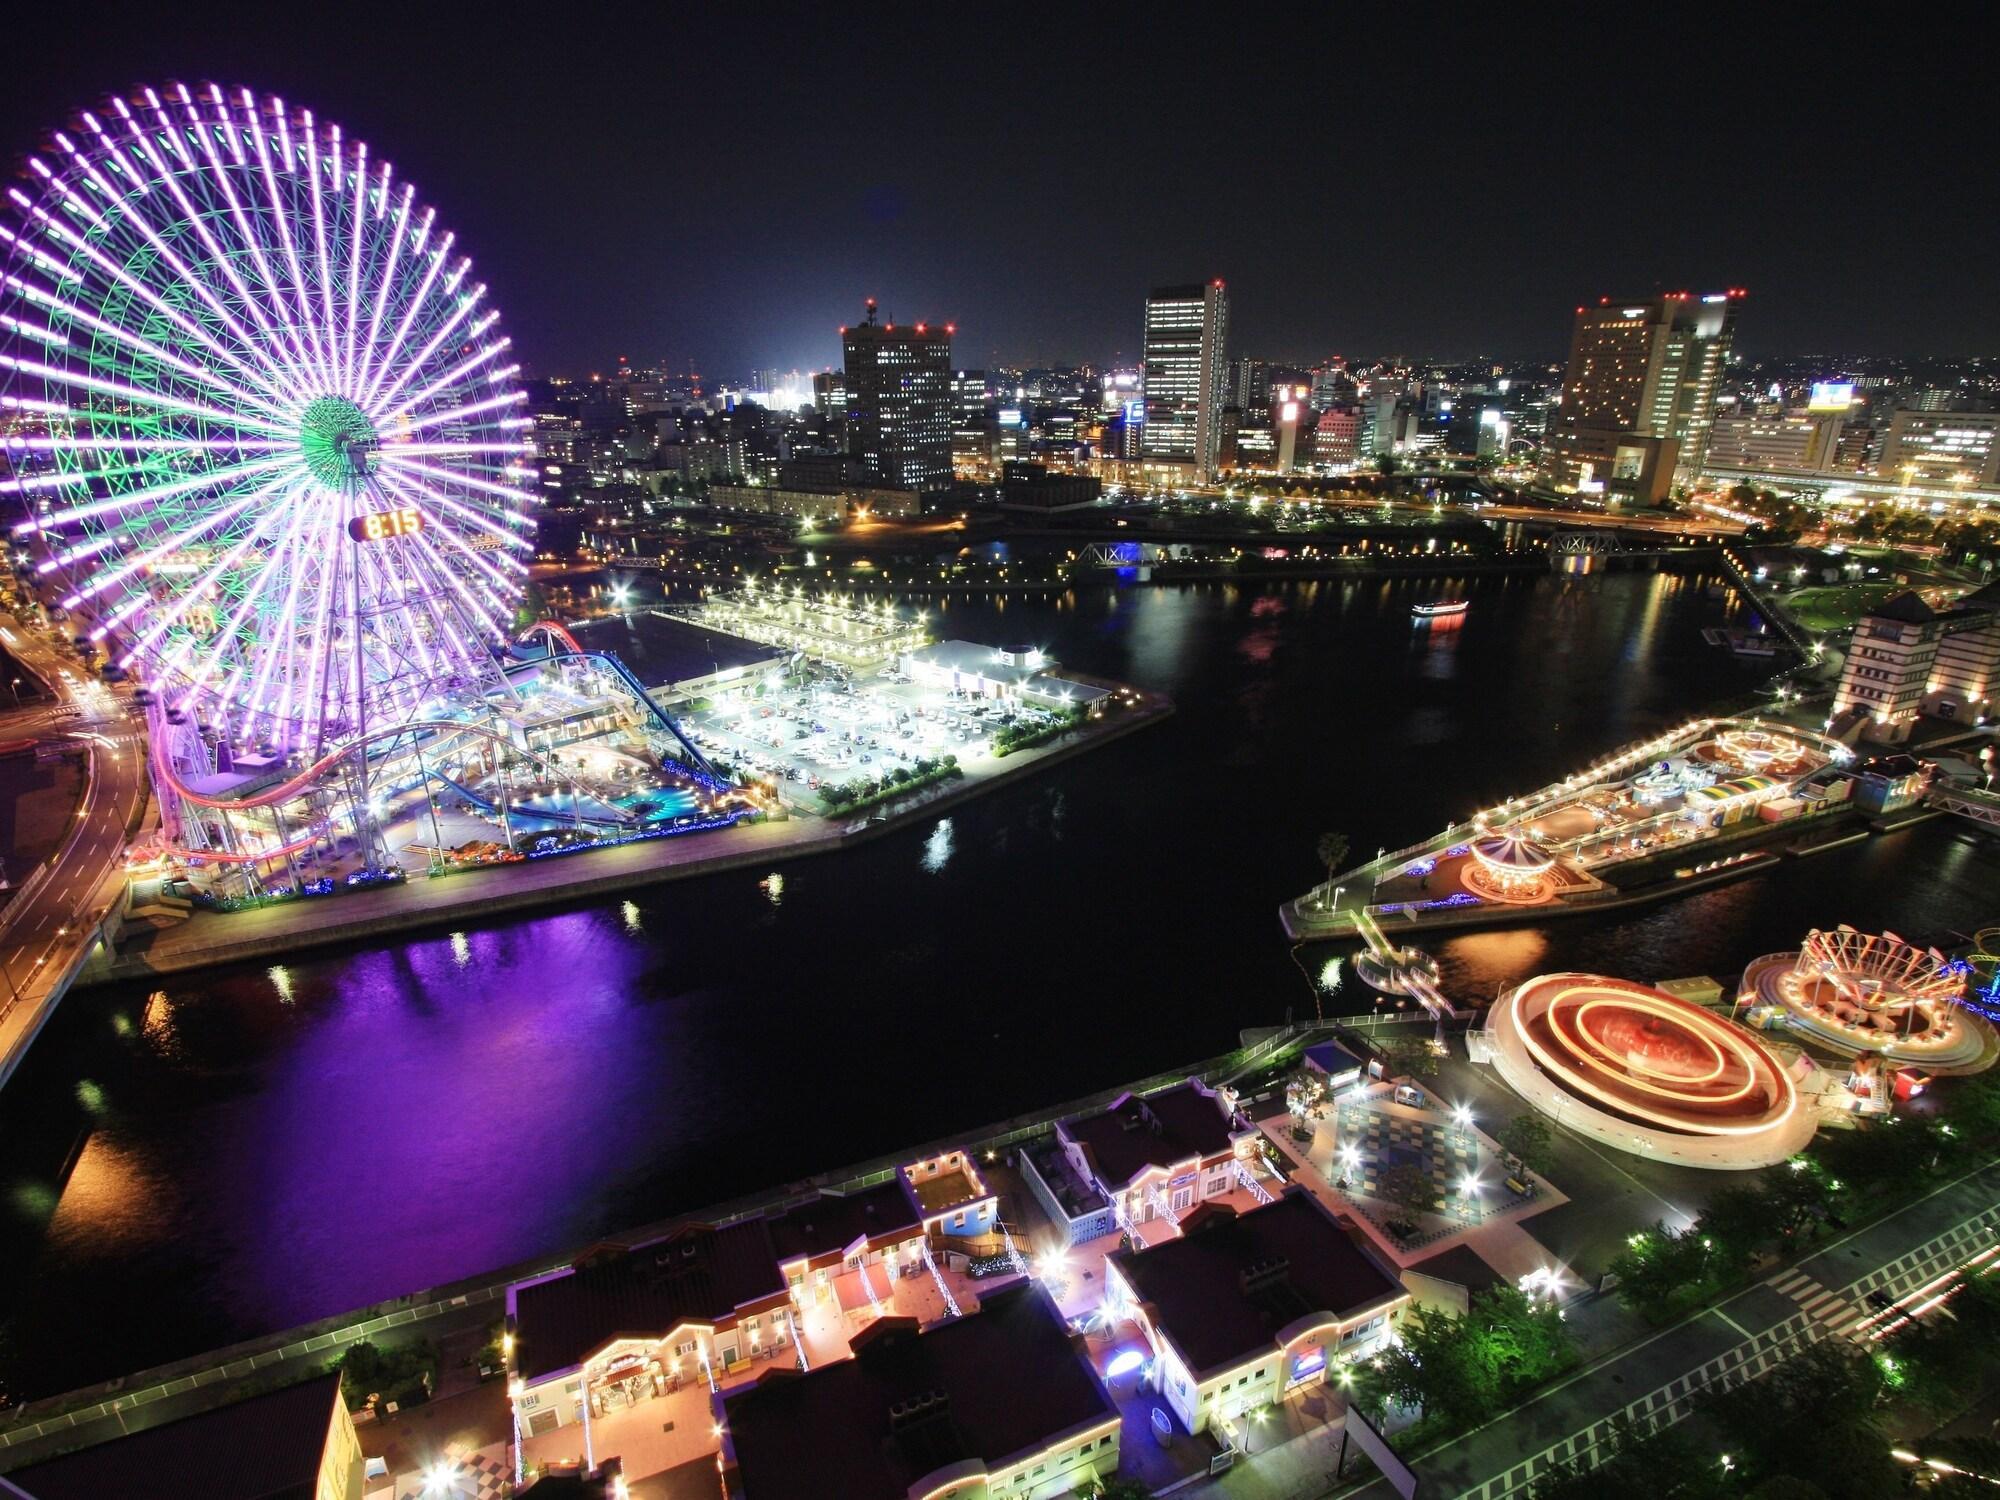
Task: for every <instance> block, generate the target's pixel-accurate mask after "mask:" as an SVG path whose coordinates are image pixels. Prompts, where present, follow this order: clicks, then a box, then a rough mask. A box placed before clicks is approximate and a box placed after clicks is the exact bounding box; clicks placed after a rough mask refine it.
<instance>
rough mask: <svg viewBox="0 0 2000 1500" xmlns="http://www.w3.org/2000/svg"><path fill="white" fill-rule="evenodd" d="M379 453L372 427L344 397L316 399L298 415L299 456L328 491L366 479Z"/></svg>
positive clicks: (376, 435)
mask: <svg viewBox="0 0 2000 1500" xmlns="http://www.w3.org/2000/svg"><path fill="white" fill-rule="evenodd" d="M380 452H381V438H380V436H379V435H378V434H377V433H376V431H375V424H374V423H373V422H371V421H370V420H369V419H368V413H366V412H365V411H363V410H362V409H361V408H360V407H359V406H357V405H355V404H354V403H353V402H352V401H350V400H348V399H347V398H346V397H345V396H317V397H315V398H314V399H313V400H311V401H308V402H307V403H306V409H305V410H304V411H303V412H302V413H300V415H299V453H300V455H301V456H302V457H303V458H304V459H305V465H306V467H307V468H308V469H309V470H311V471H312V476H313V478H315V479H317V480H318V481H319V482H320V483H321V484H323V485H325V486H326V487H327V488H328V489H343V488H345V487H346V486H348V485H350V484H352V483H353V482H354V481H356V480H359V479H366V478H367V477H368V475H369V474H370V473H371V472H372V471H373V470H374V467H375V460H376V457H377V455H378V454H379V453H380Z"/></svg>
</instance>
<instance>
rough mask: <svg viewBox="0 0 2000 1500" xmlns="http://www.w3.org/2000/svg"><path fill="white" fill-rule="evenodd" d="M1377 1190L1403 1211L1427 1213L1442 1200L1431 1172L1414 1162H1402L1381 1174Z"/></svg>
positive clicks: (1442, 1197)
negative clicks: (1432, 1179)
mask: <svg viewBox="0 0 2000 1500" xmlns="http://www.w3.org/2000/svg"><path fill="white" fill-rule="evenodd" d="M1379 1191H1380V1192H1381V1195H1382V1196H1383V1197H1384V1198H1387V1199H1388V1200H1389V1201H1390V1202H1391V1203H1393V1204H1395V1205H1396V1206H1397V1207H1398V1208H1400V1209H1402V1210H1403V1211H1404V1212H1405V1213H1412V1214H1427V1213H1431V1212H1434V1211H1435V1210H1436V1209H1437V1207H1438V1206H1439V1205H1440V1204H1441V1203H1443V1202H1444V1195H1443V1194H1442V1193H1440V1192H1439V1191H1438V1188H1437V1184H1436V1183H1435V1182H1433V1181H1431V1174H1430V1173H1429V1172H1428V1171H1426V1170H1425V1169H1424V1168H1422V1167H1420V1166H1418V1165H1416V1163H1414V1162H1404V1163H1403V1164H1402V1165H1400V1166H1395V1167H1391V1168H1389V1170H1388V1171H1386V1172H1384V1173H1383V1174H1382V1181H1381V1186H1380V1189H1379Z"/></svg>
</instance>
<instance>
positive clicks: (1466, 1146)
mask: <svg viewBox="0 0 2000 1500" xmlns="http://www.w3.org/2000/svg"><path fill="white" fill-rule="evenodd" d="M1340 1139H1341V1142H1342V1144H1343V1145H1353V1146H1354V1147H1356V1148H1357V1149H1358V1150H1359V1151H1360V1153H1361V1160H1360V1162H1359V1163H1358V1164H1357V1165H1356V1166H1354V1167H1352V1168H1350V1169H1348V1170H1347V1172H1346V1176H1347V1181H1348V1185H1349V1186H1350V1187H1352V1188H1353V1189H1354V1191H1356V1192H1357V1193H1362V1194H1365V1195H1366V1196H1368V1197H1370V1198H1379V1197H1381V1196H1382V1179H1383V1177H1385V1176H1387V1175H1388V1173H1389V1172H1391V1171H1392V1170H1394V1169H1395V1168H1397V1167H1400V1166H1405V1165H1415V1166H1418V1167H1421V1168H1422V1169H1423V1170H1424V1171H1425V1172H1426V1173H1427V1174H1428V1175H1429V1177H1430V1179H1431V1181H1432V1182H1433V1183H1434V1184H1436V1186H1437V1190H1438V1193H1439V1195H1440V1196H1441V1197H1444V1198H1446V1199H1449V1198H1450V1195H1451V1194H1453V1193H1454V1192H1456V1191H1457V1190H1458V1186H1459V1184H1460V1183H1461V1182H1463V1181H1464V1180H1465V1179H1466V1178H1467V1177H1469V1176H1474V1175H1477V1174H1478V1172H1479V1168H1480V1155H1479V1141H1478V1138H1477V1137H1475V1136H1474V1135H1473V1134H1472V1132H1470V1131H1468V1130H1461V1129H1459V1128H1457V1127H1455V1126H1450V1125H1439V1124H1434V1123H1432V1122H1431V1121H1428V1120H1410V1119H1404V1118H1402V1117H1401V1116H1397V1115H1391V1114H1389V1113H1387V1112H1386V1111H1382V1110H1374V1109H1356V1108H1347V1109H1343V1110H1341V1112H1340Z"/></svg>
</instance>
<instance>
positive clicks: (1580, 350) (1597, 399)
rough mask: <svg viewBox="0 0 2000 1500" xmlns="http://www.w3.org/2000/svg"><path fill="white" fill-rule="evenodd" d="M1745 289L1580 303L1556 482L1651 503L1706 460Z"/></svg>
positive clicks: (1555, 432)
mask: <svg viewBox="0 0 2000 1500" xmlns="http://www.w3.org/2000/svg"><path fill="white" fill-rule="evenodd" d="M1742 298H1743V293H1742V291H1741V290H1740V289H1731V290H1729V291H1726V292H1716V293H1712V294H1710V295H1708V296H1705V297H1697V296H1694V295H1692V294H1690V293H1687V292H1670V293H1668V294H1666V295H1665V296H1661V297H1653V298H1650V299H1647V300H1645V301H1641V302H1614V301H1611V300H1609V299H1605V300H1602V301H1600V302H1599V303H1598V304H1597V305H1596V306H1595V307H1579V308H1578V309H1577V310H1576V321H1575V324H1574V325H1573V327H1572V329H1571V333H1570V346H1569V364H1568V367H1567V368H1566V370H1565V371H1564V374H1563V386H1562V404H1561V405H1560V406H1558V407H1557V408H1556V410H1555V413H1554V415H1553V417H1552V419H1551V422H1550V428H1549V435H1548V442H1547V444H1546V446H1545V448H1544V452H1543V477H1544V478H1545V479H1547V480H1548V481H1549V482H1550V483H1552V484H1554V485H1555V487H1556V488H1558V489H1562V490H1569V491H1575V492H1579V493H1583V494H1601V495H1604V496H1606V497H1607V498H1615V499H1623V500H1631V501H1635V502H1637V503H1639V504H1652V503H1654V502H1656V501H1658V500H1660V499H1662V498H1664V497H1665V495H1666V493H1667V491H1668V490H1669V489H1670V488H1671V487H1672V485H1673V483H1674V480H1675V477H1676V476H1677V475H1678V476H1680V477H1681V478H1684V479H1685V478H1691V477H1693V476H1695V475H1698V474H1699V473H1700V472H1701V468H1702V465H1703V464H1704V463H1705V462H1706V461H1707V457H1708V444H1709V434H1710V430H1711V428H1712V425H1713V423H1714V420H1715V398H1716V392H1717V390H1718V389H1719V387H1720V384H1721V380H1722V372H1723V368H1724V366H1726V365H1727V364H1728V362H1729V351H1730V345H1731V342H1732V340H1733V339H1734V338H1735V334H1736V309H1737V305H1738V304H1739V303H1740V302H1741V301H1742Z"/></svg>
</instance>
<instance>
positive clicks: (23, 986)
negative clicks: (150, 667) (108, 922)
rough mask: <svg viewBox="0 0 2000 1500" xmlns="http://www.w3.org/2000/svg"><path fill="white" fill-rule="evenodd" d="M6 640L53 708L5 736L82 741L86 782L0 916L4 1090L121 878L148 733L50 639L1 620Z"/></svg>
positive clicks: (11, 713) (29, 709) (5, 724)
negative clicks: (49, 853)
mask: <svg viewBox="0 0 2000 1500" xmlns="http://www.w3.org/2000/svg"><path fill="white" fill-rule="evenodd" d="M0 640H4V641H5V642H6V645H7V649H8V651H9V652H11V653H12V655H13V657H14V659H15V660H16V661H18V662H19V663H20V664H21V665H22V666H24V667H26V668H27V669H28V670H29V671H31V672H33V673H34V674H35V676H37V677H39V678H40V679H42V680H43V681H44V682H45V683H47V684H48V685H49V687H50V689H51V691H52V693H53V696H54V698H55V702H53V703H46V702H44V703H39V704H31V705H28V706H24V707H22V708H19V709H12V708H10V709H9V710H8V711H7V712H6V713H4V714H0V739H20V738H25V737H29V736H33V737H36V738H39V739H49V738H55V737H60V736H65V735H66V736H69V737H71V738H77V739H80V740H81V741H82V743H83V745H84V747H85V754H86V755H87V756H88V758H89V776H88V780H87V783H86V786H85V790H84V794H83V801H82V803H81V804H80V805H79V807H78V809H77V812H76V816H75V820H74V821H73V823H72V824H71V827H70V830H69V833H68V836H67V838H66V840H65V842H64V844H63V846H62V848H61V849H60V850H59V851H58V852H57V854H56V855H55V857H54V858H53V859H52V860H51V861H50V863H49V865H48V866H47V867H45V869H44V870H43V871H42V872H39V874H38V875H36V876H31V875H30V874H29V872H28V871H25V870H16V871H13V872H11V873H12V874H13V875H14V876H15V878H16V879H17V881H19V883H20V885H21V893H20V894H18V895H16V896H15V897H14V899H13V900H12V901H11V902H9V903H8V904H7V906H6V907H5V909H4V910H0V1084H4V1083H5V1082H6V1080H7V1079H8V1078H9V1077H11V1076H12V1075H13V1072H14V1069H15V1068H16V1067H17V1066H18V1065H19V1063H20V1060H21V1058H22V1057H23V1056H24V1055H25V1054H26V1052H27V1050H28V1047H29V1045H30V1044H31V1043H32V1042H33V1041H34V1039H35V1037H36V1036H37V1035H38V1034H39V1033H40V1031H41V1029H42V1026H43V1024H44V1023H45V1022H46V1021H47V1019H48V1017H49V1015H50V1013H51V1012H53V1010H54V1009H55V1005H56V1004H57V1003H58V1002H60V1000H61V999H62V995H63V992H64V991H65V990H66V988H67V986H68V980H69V977H70V976H71V975H72V973H73V971H74V968H75V966H76V963H77V961H78V960H79V959H80V958H81V957H82V955H83V954H84V953H86V952H87V951H88V949H89V947H90V945H91V944H92V943H93V942H94V940H95V933H96V928H97V924H98V922H99V921H100V920H101V919H102V917H103V914H104V912H105V910H106V909H107V908H108V907H109V906H110V904H111V902H112V901H113V900H114V899H115V897H116V895H117V889H118V882H119V881H120V880H122V879H123V870H124V860H125V846H126V844H127V842H128V841H129V839H130V837H131V833H130V830H131V829H132V827H133V826H134V825H135V824H136V823H137V821H138V819H139V816H140V814H141V813H142V812H143V811H144V809H145V805H146V756H145V747H144V743H143V736H142V735H141V734H140V732H139V731H138V729H137V727H136V726H135V725H134V724H133V723H132V721H131V720H130V719H129V717H128V716H127V713H126V709H125V705H124V703H123V702H122V701H121V700H120V699H119V698H118V697H116V696H115V695H113V694H112V693H111V692H109V691H107V690H106V689H105V688H104V687H103V685H102V684H101V683H98V682H96V680H95V679H93V678H92V677H91V676H90V675H89V674H88V673H87V672H85V671H84V669H83V668H81V667H80V666H78V665H77V664H76V662H75V660H74V659H73V658H71V657H69V656H67V655H65V654H64V653H63V652H62V650H61V648H60V647H58V646H57V645H56V643H55V642H54V641H53V640H52V639H51V638H50V637H48V636H47V635H44V634H42V633H40V632H37V631H31V630H28V629H26V628H24V627H22V626H21V625H19V624H17V623H16V622H15V621H13V620H12V619H10V618H8V617H6V616H0Z"/></svg>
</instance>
